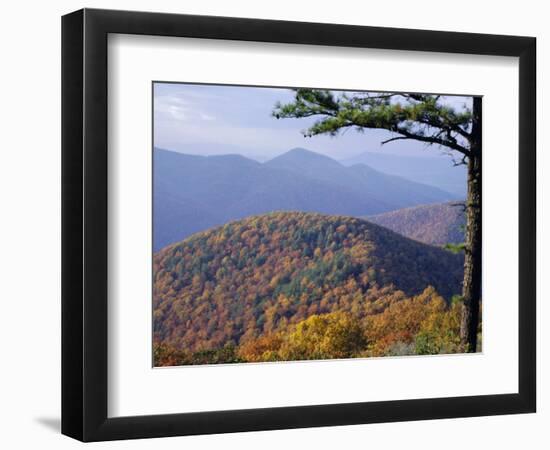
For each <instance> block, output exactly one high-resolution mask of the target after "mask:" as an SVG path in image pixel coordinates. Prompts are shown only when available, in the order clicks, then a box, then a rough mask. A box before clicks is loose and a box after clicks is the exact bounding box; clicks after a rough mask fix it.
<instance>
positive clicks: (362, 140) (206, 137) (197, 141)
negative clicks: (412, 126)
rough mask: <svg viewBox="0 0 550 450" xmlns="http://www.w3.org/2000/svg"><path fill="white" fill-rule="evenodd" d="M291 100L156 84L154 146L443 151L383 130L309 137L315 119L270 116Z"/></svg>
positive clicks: (260, 91) (273, 94)
mask: <svg viewBox="0 0 550 450" xmlns="http://www.w3.org/2000/svg"><path fill="white" fill-rule="evenodd" d="M292 98H293V92H292V91H291V90H289V89H281V88H262V87H259V88H256V87H241V86H220V85H216V86H212V85H197V84H181V83H155V85H154V143H155V146H156V147H160V148H164V149H167V150H174V151H179V152H182V153H189V154H198V155H212V154H224V153H239V154H242V155H243V156H247V157H250V158H254V159H258V160H267V159H270V158H272V157H274V156H277V155H278V154H281V153H284V152H286V151H288V150H290V149H291V148H294V147H304V148H307V149H309V150H313V151H315V152H318V153H322V154H325V155H327V156H330V157H332V158H334V159H346V158H350V157H353V156H355V155H358V154H360V153H363V152H365V151H371V152H385V153H393V154H406V155H418V156H435V155H439V154H441V153H442V152H441V151H440V150H439V149H438V148H437V147H430V148H427V147H425V146H424V145H423V144H421V143H418V142H415V141H396V142H392V143H390V144H387V145H384V146H381V145H380V142H381V141H383V140H384V139H387V138H388V137H389V136H390V134H389V133H388V132H386V131H384V130H367V131H366V132H364V133H358V132H356V131H354V130H348V131H347V132H346V133H344V134H340V135H338V136H337V137H330V136H315V137H312V138H304V137H303V135H302V133H301V130H303V129H305V128H307V127H308V124H311V123H312V122H313V121H314V120H315V119H313V118H311V119H281V120H277V119H275V118H273V117H272V116H271V111H272V110H273V107H274V105H275V103H276V102H277V101H281V102H283V103H284V102H287V101H290V100H292ZM445 101H447V102H449V103H451V104H453V105H455V106H457V107H460V108H461V107H464V106H465V105H466V106H470V105H471V97H445Z"/></svg>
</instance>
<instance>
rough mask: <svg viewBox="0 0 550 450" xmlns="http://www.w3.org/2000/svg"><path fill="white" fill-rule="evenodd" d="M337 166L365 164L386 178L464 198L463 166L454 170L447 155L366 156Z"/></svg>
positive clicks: (365, 154) (347, 160) (357, 157)
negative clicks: (440, 190) (386, 175)
mask: <svg viewBox="0 0 550 450" xmlns="http://www.w3.org/2000/svg"><path fill="white" fill-rule="evenodd" d="M340 162H341V163H342V164H343V165H345V166H352V165H354V164H366V165H367V166H369V167H371V168H373V169H375V170H379V171H381V172H384V173H387V174H391V175H397V176H400V177H403V178H406V179H408V180H411V181H416V182H418V183H424V184H427V185H430V186H435V187H438V188H440V189H442V190H444V191H447V192H450V193H452V194H454V195H456V196H457V198H464V197H465V196H466V186H467V184H466V166H456V167H455V166H453V163H452V160H451V158H450V157H449V156H447V155H438V156H401V155H392V154H388V153H375V152H365V153H362V154H360V155H358V156H355V157H353V158H349V159H345V160H342V161H340Z"/></svg>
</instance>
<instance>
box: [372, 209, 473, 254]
mask: <svg viewBox="0 0 550 450" xmlns="http://www.w3.org/2000/svg"><path fill="white" fill-rule="evenodd" d="M366 219H367V220H370V221H371V222H374V223H377V224H378V225H382V226H383V227H386V228H389V229H390V230H393V231H395V232H396V233H399V234H402V235H403V236H406V237H409V238H411V239H415V240H417V241H420V242H423V243H425V244H430V245H440V246H441V245H445V244H458V243H461V242H464V227H465V225H466V217H465V214H464V206H463V204H461V203H456V202H452V203H440V204H435V205H421V206H415V207H411V208H404V209H399V210H397V211H390V212H387V213H383V214H378V215H374V216H368V217H366Z"/></svg>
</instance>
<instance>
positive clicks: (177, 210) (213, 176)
mask: <svg viewBox="0 0 550 450" xmlns="http://www.w3.org/2000/svg"><path fill="white" fill-rule="evenodd" d="M451 198H453V196H452V195H451V194H448V193H446V192H444V191H441V190H439V189H436V188H433V187H430V186H426V185H422V184H420V183H414V182H411V181H409V180H405V179H402V178H400V177H396V176H390V175H385V174H383V173H381V172H378V171H376V170H373V169H371V168H369V167H367V166H364V165H358V166H354V167H344V166H342V165H341V164H340V163H338V162H337V161H335V160H333V159H330V158H328V157H325V156H322V155H319V154H317V153H313V152H310V151H307V150H304V149H294V150H291V151H289V152H287V153H285V154H283V155H281V156H279V157H277V158H275V159H273V160H271V161H268V162H267V163H263V164H262V163H259V162H256V161H253V160H251V159H248V158H245V157H243V156H240V155H221V156H195V155H185V154H181V153H176V152H170V151H166V150H162V149H155V152H154V219H153V222H154V251H158V250H159V249H161V248H163V247H164V246H166V245H168V244H170V243H173V242H177V241H180V240H181V239H184V238H185V237H187V236H189V235H191V234H193V233H196V232H197V231H202V230H205V229H207V228H210V227H214V226H217V225H221V224H223V223H226V222H228V221H231V220H237V219H241V218H243V217H246V216H250V215H253V214H261V213H265V212H270V211H279V210H286V211H304V212H319V213H324V214H338V215H348V216H364V215H372V214H378V213H382V212H385V211H391V210H394V209H399V208H403V207H406V206H411V205H418V204H425V203H434V202H442V201H448V200H450V199H451Z"/></svg>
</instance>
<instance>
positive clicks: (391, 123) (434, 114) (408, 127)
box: [273, 89, 472, 154]
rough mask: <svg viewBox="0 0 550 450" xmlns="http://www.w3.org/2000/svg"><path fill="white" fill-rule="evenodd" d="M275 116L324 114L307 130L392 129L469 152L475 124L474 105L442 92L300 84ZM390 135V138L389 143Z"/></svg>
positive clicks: (403, 136)
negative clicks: (449, 100) (456, 102)
mask: <svg viewBox="0 0 550 450" xmlns="http://www.w3.org/2000/svg"><path fill="white" fill-rule="evenodd" d="M273 116H274V117H276V118H277V119H281V118H305V117H318V118H319V119H318V120H317V121H316V122H315V123H314V124H313V125H312V126H310V127H309V128H308V129H307V130H305V131H304V135H305V136H308V137H311V136H315V135H318V134H329V135H332V136H334V135H336V134H338V133H339V132H341V131H343V130H345V129H347V128H350V127H352V128H355V129H357V130H358V131H364V130H365V129H369V128H377V129H384V130H389V131H392V132H394V133H397V134H399V135H400V137H396V138H392V139H391V140H396V139H415V140H418V141H421V142H425V143H426V144H428V145H432V144H436V145H440V146H444V147H448V148H450V149H452V150H456V151H459V152H461V153H464V154H467V153H468V146H467V145H465V144H463V140H464V139H467V138H468V136H469V134H468V132H469V129H470V127H471V124H472V112H471V111H470V110H467V109H465V110H460V111H459V110H457V109H455V108H452V107H450V106H448V105H445V104H443V103H442V102H441V96H439V95H424V94H402V93H390V92H388V93H376V94H375V93H368V92H341V93H337V92H334V91H328V90H319V89H295V96H294V101H293V102H291V103H286V104H281V103H277V104H276V105H275V108H274V111H273ZM389 141H390V140H388V141H386V142H389Z"/></svg>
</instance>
